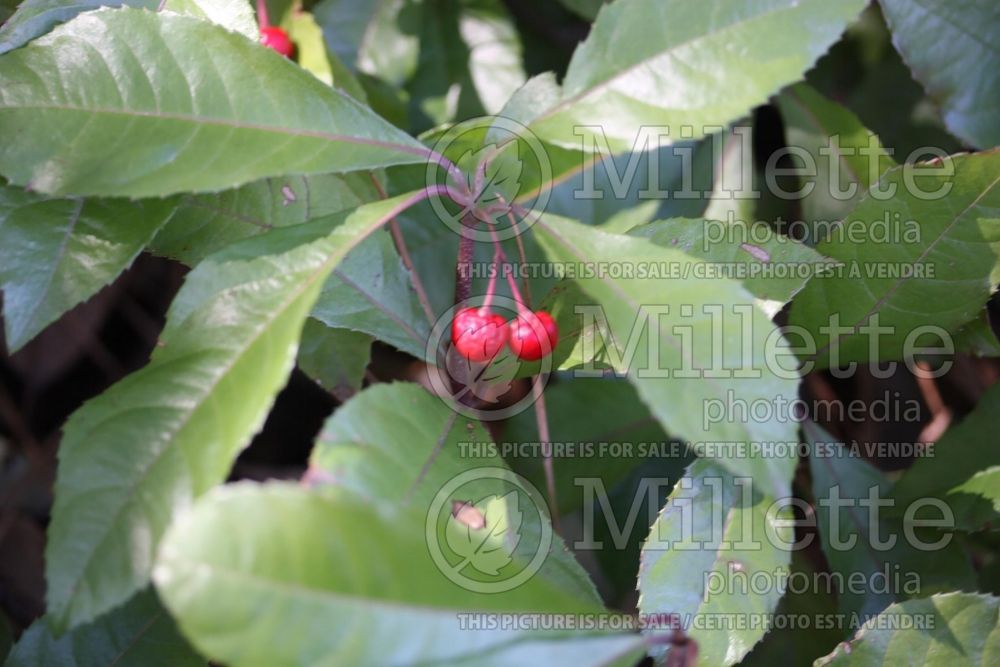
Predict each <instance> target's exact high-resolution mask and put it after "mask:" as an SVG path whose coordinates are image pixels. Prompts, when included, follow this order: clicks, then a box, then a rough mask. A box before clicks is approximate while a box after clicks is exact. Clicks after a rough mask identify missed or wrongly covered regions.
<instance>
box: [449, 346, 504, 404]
mask: <svg viewBox="0 0 1000 667" xmlns="http://www.w3.org/2000/svg"><path fill="white" fill-rule="evenodd" d="M445 364H446V366H447V369H448V375H450V376H451V378H452V379H453V380H455V381H456V382H458V384H460V385H462V387H463V389H462V390H461V392H460V393H458V394H456V395H455V396H454V397H453V398H454V399H455V400H461V398H462V396H463V395H465V394H467V393H468V394H472V395H473V396H475V397H476V398H477V399H479V400H480V401H482V402H483V403H490V404H495V403H497V402H498V401H499V400H500V397H501V396H503V395H504V394H506V393H507V392H508V391H509V390H510V387H511V385H512V384H513V382H514V377H515V376H516V375H517V371H518V369H520V367H521V363H520V362H519V361H518V360H517V358H516V357H515V356H514V355H512V354H510V353H504V352H501V353H500V354H498V355H497V356H496V357H494V358H493V359H492V361H489V362H476V361H470V360H469V359H466V358H465V357H463V356H462V355H461V354H459V353H458V352H457V351H456V350H455V348H454V347H451V348H450V349H449V350H448V354H447V356H446V358H445Z"/></svg>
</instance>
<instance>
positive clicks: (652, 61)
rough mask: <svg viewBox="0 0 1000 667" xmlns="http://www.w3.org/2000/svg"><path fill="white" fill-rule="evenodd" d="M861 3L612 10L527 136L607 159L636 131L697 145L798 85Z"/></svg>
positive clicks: (650, 0) (634, 4)
mask: <svg viewBox="0 0 1000 667" xmlns="http://www.w3.org/2000/svg"><path fill="white" fill-rule="evenodd" d="M865 4H866V3H865V2H863V1H862V0H844V1H843V2H837V3H830V2H825V0H761V1H758V2H752V3H746V2H739V1H737V0H710V1H706V2H700V3H690V2H685V1H684V0H622V1H619V2H616V3H613V4H611V5H608V6H606V7H604V8H603V9H602V10H601V12H600V14H598V17H597V20H596V22H595V23H594V26H593V28H592V29H591V31H590V35H589V36H588V38H587V40H586V41H585V42H584V43H583V44H581V45H580V46H579V47H578V48H577V50H576V52H575V53H574V54H573V60H572V62H571V63H570V66H569V69H568V71H567V72H566V76H565V78H564V80H563V92H562V98H561V101H560V102H559V103H558V104H556V105H555V106H553V107H551V108H550V109H548V110H547V111H545V113H544V114H542V115H541V116H539V117H538V118H537V119H536V120H535V121H534V122H533V123H532V124H531V129H532V130H534V132H535V133H536V134H537V135H538V136H540V137H541V138H542V139H544V140H547V141H551V142H552V143H554V144H556V145H560V146H564V147H568V148H577V149H579V148H581V147H582V148H583V150H592V148H591V146H590V145H589V144H590V140H591V139H592V138H593V137H601V136H602V135H603V136H606V137H607V139H608V142H609V144H610V145H611V146H612V147H613V148H614V149H615V150H616V152H617V151H628V150H633V143H634V142H635V140H636V136H637V132H638V129H639V128H640V127H642V126H655V127H656V128H659V129H661V133H664V134H665V131H666V130H669V139H668V140H667V141H668V142H676V141H678V140H685V139H697V138H699V137H702V136H705V135H706V134H709V133H710V132H711V131H713V130H709V129H706V128H708V127H710V126H713V125H714V126H724V125H727V124H728V123H730V122H732V121H734V120H736V119H738V118H741V117H743V116H745V115H746V114H747V112H748V111H749V110H750V109H751V108H753V107H755V106H757V105H759V104H761V103H763V102H764V101H765V100H767V98H768V96H769V95H771V94H772V93H774V92H775V91H777V90H778V89H779V88H780V87H782V86H784V85H787V84H789V83H792V82H794V81H797V80H798V79H800V78H801V77H802V75H803V73H804V72H805V71H806V70H807V69H809V67H810V66H811V65H812V64H813V62H815V61H816V59H817V58H818V57H819V56H820V55H822V54H823V52H824V51H826V49H827V48H829V47H830V45H831V44H833V42H835V41H836V40H837V38H839V37H840V34H841V33H842V32H843V31H844V28H845V27H847V23H848V22H849V21H851V20H852V19H853V18H854V17H855V16H857V15H858V13H859V12H860V11H861V10H862V9H863V8H864V6H865ZM682 128H686V129H685V130H682ZM581 139H582V141H583V143H582V144H581Z"/></svg>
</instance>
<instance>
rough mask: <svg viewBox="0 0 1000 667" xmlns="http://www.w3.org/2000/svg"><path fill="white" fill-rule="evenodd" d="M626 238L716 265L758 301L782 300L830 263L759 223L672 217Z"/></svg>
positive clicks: (722, 272)
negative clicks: (679, 251)
mask: <svg viewBox="0 0 1000 667" xmlns="http://www.w3.org/2000/svg"><path fill="white" fill-rule="evenodd" d="M629 236H636V237H640V238H646V239H649V240H650V241H652V242H653V243H655V244H656V245H659V246H663V247H665V248H666V247H674V248H677V249H678V250H681V251H683V252H684V253H686V254H688V255H691V256H692V257H698V258H700V259H704V260H707V261H709V262H713V263H716V264H720V265H722V266H720V274H719V275H725V276H729V277H732V278H735V279H737V280H739V281H740V282H741V283H743V286H744V287H746V288H747V289H748V290H749V291H750V292H751V293H752V294H753V295H754V296H756V297H757V298H758V299H766V300H771V301H779V302H781V303H782V304H784V303H786V302H788V301H789V300H790V299H791V298H792V296H793V295H794V294H795V293H796V292H798V291H799V290H800V289H802V287H803V286H804V285H805V284H806V282H807V281H808V280H809V279H810V278H811V277H812V276H814V275H816V274H817V273H818V272H820V271H822V270H823V269H824V268H826V267H827V266H828V265H830V264H833V263H834V262H833V261H832V260H830V259H827V258H826V257H823V256H822V255H820V254H819V253H818V252H816V251H815V250H813V249H812V248H810V247H809V246H807V245H804V244H802V243H799V242H797V241H793V240H792V239H790V238H788V237H787V236H783V235H781V234H778V233H777V232H775V231H774V230H772V229H771V227H770V225H768V224H766V223H763V222H756V223H747V222H744V221H742V220H736V221H730V222H721V221H719V220H686V219H683V218H674V219H672V220H660V221H657V222H652V223H650V224H648V225H642V226H640V227H636V228H635V229H633V230H632V231H630V232H629Z"/></svg>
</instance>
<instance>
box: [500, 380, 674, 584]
mask: <svg viewBox="0 0 1000 667" xmlns="http://www.w3.org/2000/svg"><path fill="white" fill-rule="evenodd" d="M599 404H605V405H613V406H615V409H614V410H581V409H580V406H582V405H599ZM545 409H546V412H547V413H548V419H549V435H550V437H551V439H552V441H553V442H558V443H565V444H566V445H567V447H568V449H567V451H566V452H564V453H563V454H562V455H560V456H558V457H557V458H556V460H555V463H554V469H555V473H556V497H557V498H558V499H559V508H560V511H561V512H562V513H563V514H568V513H570V512H572V511H574V510H577V509H579V508H580V506H581V504H582V503H583V501H584V493H583V492H582V491H581V488H580V486H579V485H578V484H577V480H580V479H583V478H595V477H596V478H600V480H601V483H602V484H603V485H604V488H605V489H606V490H611V489H612V488H613V487H614V486H615V485H616V484H617V483H618V482H620V481H621V480H622V479H624V478H625V477H626V476H627V475H628V473H629V471H631V470H632V469H634V468H635V467H637V466H638V465H639V464H641V463H642V462H643V461H645V460H647V459H649V458H657V459H664V458H670V457H669V456H667V455H666V454H663V455H660V456H658V455H657V453H658V452H659V451H660V450H658V449H654V448H653V446H659V445H665V444H668V443H669V438H668V437H667V435H666V433H664V432H663V427H662V426H660V424H659V422H657V421H656V418H655V417H653V415H652V414H650V411H649V408H647V407H646V405H645V404H644V403H643V402H642V401H641V400H640V399H639V396H638V394H637V393H636V390H635V388H634V387H633V386H632V385H631V384H629V383H628V382H626V381H623V380H613V379H598V378H576V379H570V378H569V377H563V376H562V375H560V377H559V379H558V381H556V382H552V383H550V384H549V385H548V386H547V387H546V388H545ZM500 441H502V442H503V443H505V444H509V445H510V446H512V447H513V446H516V445H517V444H518V443H538V442H540V439H539V437H538V426H537V419H536V418H535V413H534V410H526V411H524V412H521V413H519V414H517V415H514V416H513V417H511V418H510V419H508V420H506V421H505V422H504V428H503V432H502V438H500ZM601 443H605V444H606V443H623V444H626V445H628V446H630V448H631V451H630V452H629V453H627V454H626V453H621V455H619V452H618V451H616V450H611V449H608V450H606V451H604V453H603V454H601V449H600V447H601ZM647 446H648V447H647ZM571 448H576V449H571ZM588 448H590V451H588ZM664 451H665V450H664ZM542 460H543V458H542V456H541V452H540V451H539V450H538V449H528V450H527V451H525V452H517V455H515V456H511V457H508V462H509V463H510V465H511V467H512V468H513V469H514V470H515V471H516V472H517V473H519V474H521V475H524V476H525V477H526V478H527V479H529V480H531V482H532V483H534V484H535V485H536V486H537V487H538V488H540V489H541V488H544V487H545V475H544V471H543V469H542ZM676 461H677V463H678V466H682V465H683V464H685V463H687V462H688V460H687V458H686V457H678V458H677V459H676ZM633 574H634V573H633Z"/></svg>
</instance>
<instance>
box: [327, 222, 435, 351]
mask: <svg viewBox="0 0 1000 667" xmlns="http://www.w3.org/2000/svg"><path fill="white" fill-rule="evenodd" d="M312 316H313V317H314V318H316V319H317V320H319V321H320V322H323V323H324V324H326V325H327V326H328V327H338V328H344V329H352V330H354V331H360V332H363V333H367V334H369V335H370V336H373V337H374V338H377V339H378V340H381V341H384V342H386V343H389V344H390V345H393V346H395V347H396V348H398V349H400V350H402V351H404V352H408V353H410V354H412V355H413V356H415V357H417V358H421V359H422V358H423V357H424V356H426V355H425V352H426V350H427V341H428V339H429V338H430V324H429V323H428V322H427V316H426V315H425V314H424V312H423V310H421V308H420V302H419V301H418V300H417V296H416V293H415V292H414V291H413V286H412V284H411V282H410V274H409V272H408V271H407V270H406V267H404V266H403V262H402V260H401V259H400V258H399V255H398V253H397V252H396V249H395V247H394V246H393V242H392V238H391V237H390V236H389V233H388V232H383V233H378V234H375V235H373V236H372V237H371V238H369V239H366V240H365V241H364V242H363V243H361V244H359V245H358V247H357V248H355V249H354V250H352V251H351V252H350V253H349V254H348V255H347V257H346V258H345V259H344V261H343V262H341V264H340V265H339V266H338V267H337V268H336V269H334V272H333V275H332V276H331V278H330V279H329V280H328V281H327V282H326V284H325V285H324V286H323V291H322V293H321V294H320V297H319V300H318V301H317V302H316V306H315V307H314V308H313V311H312Z"/></svg>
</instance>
